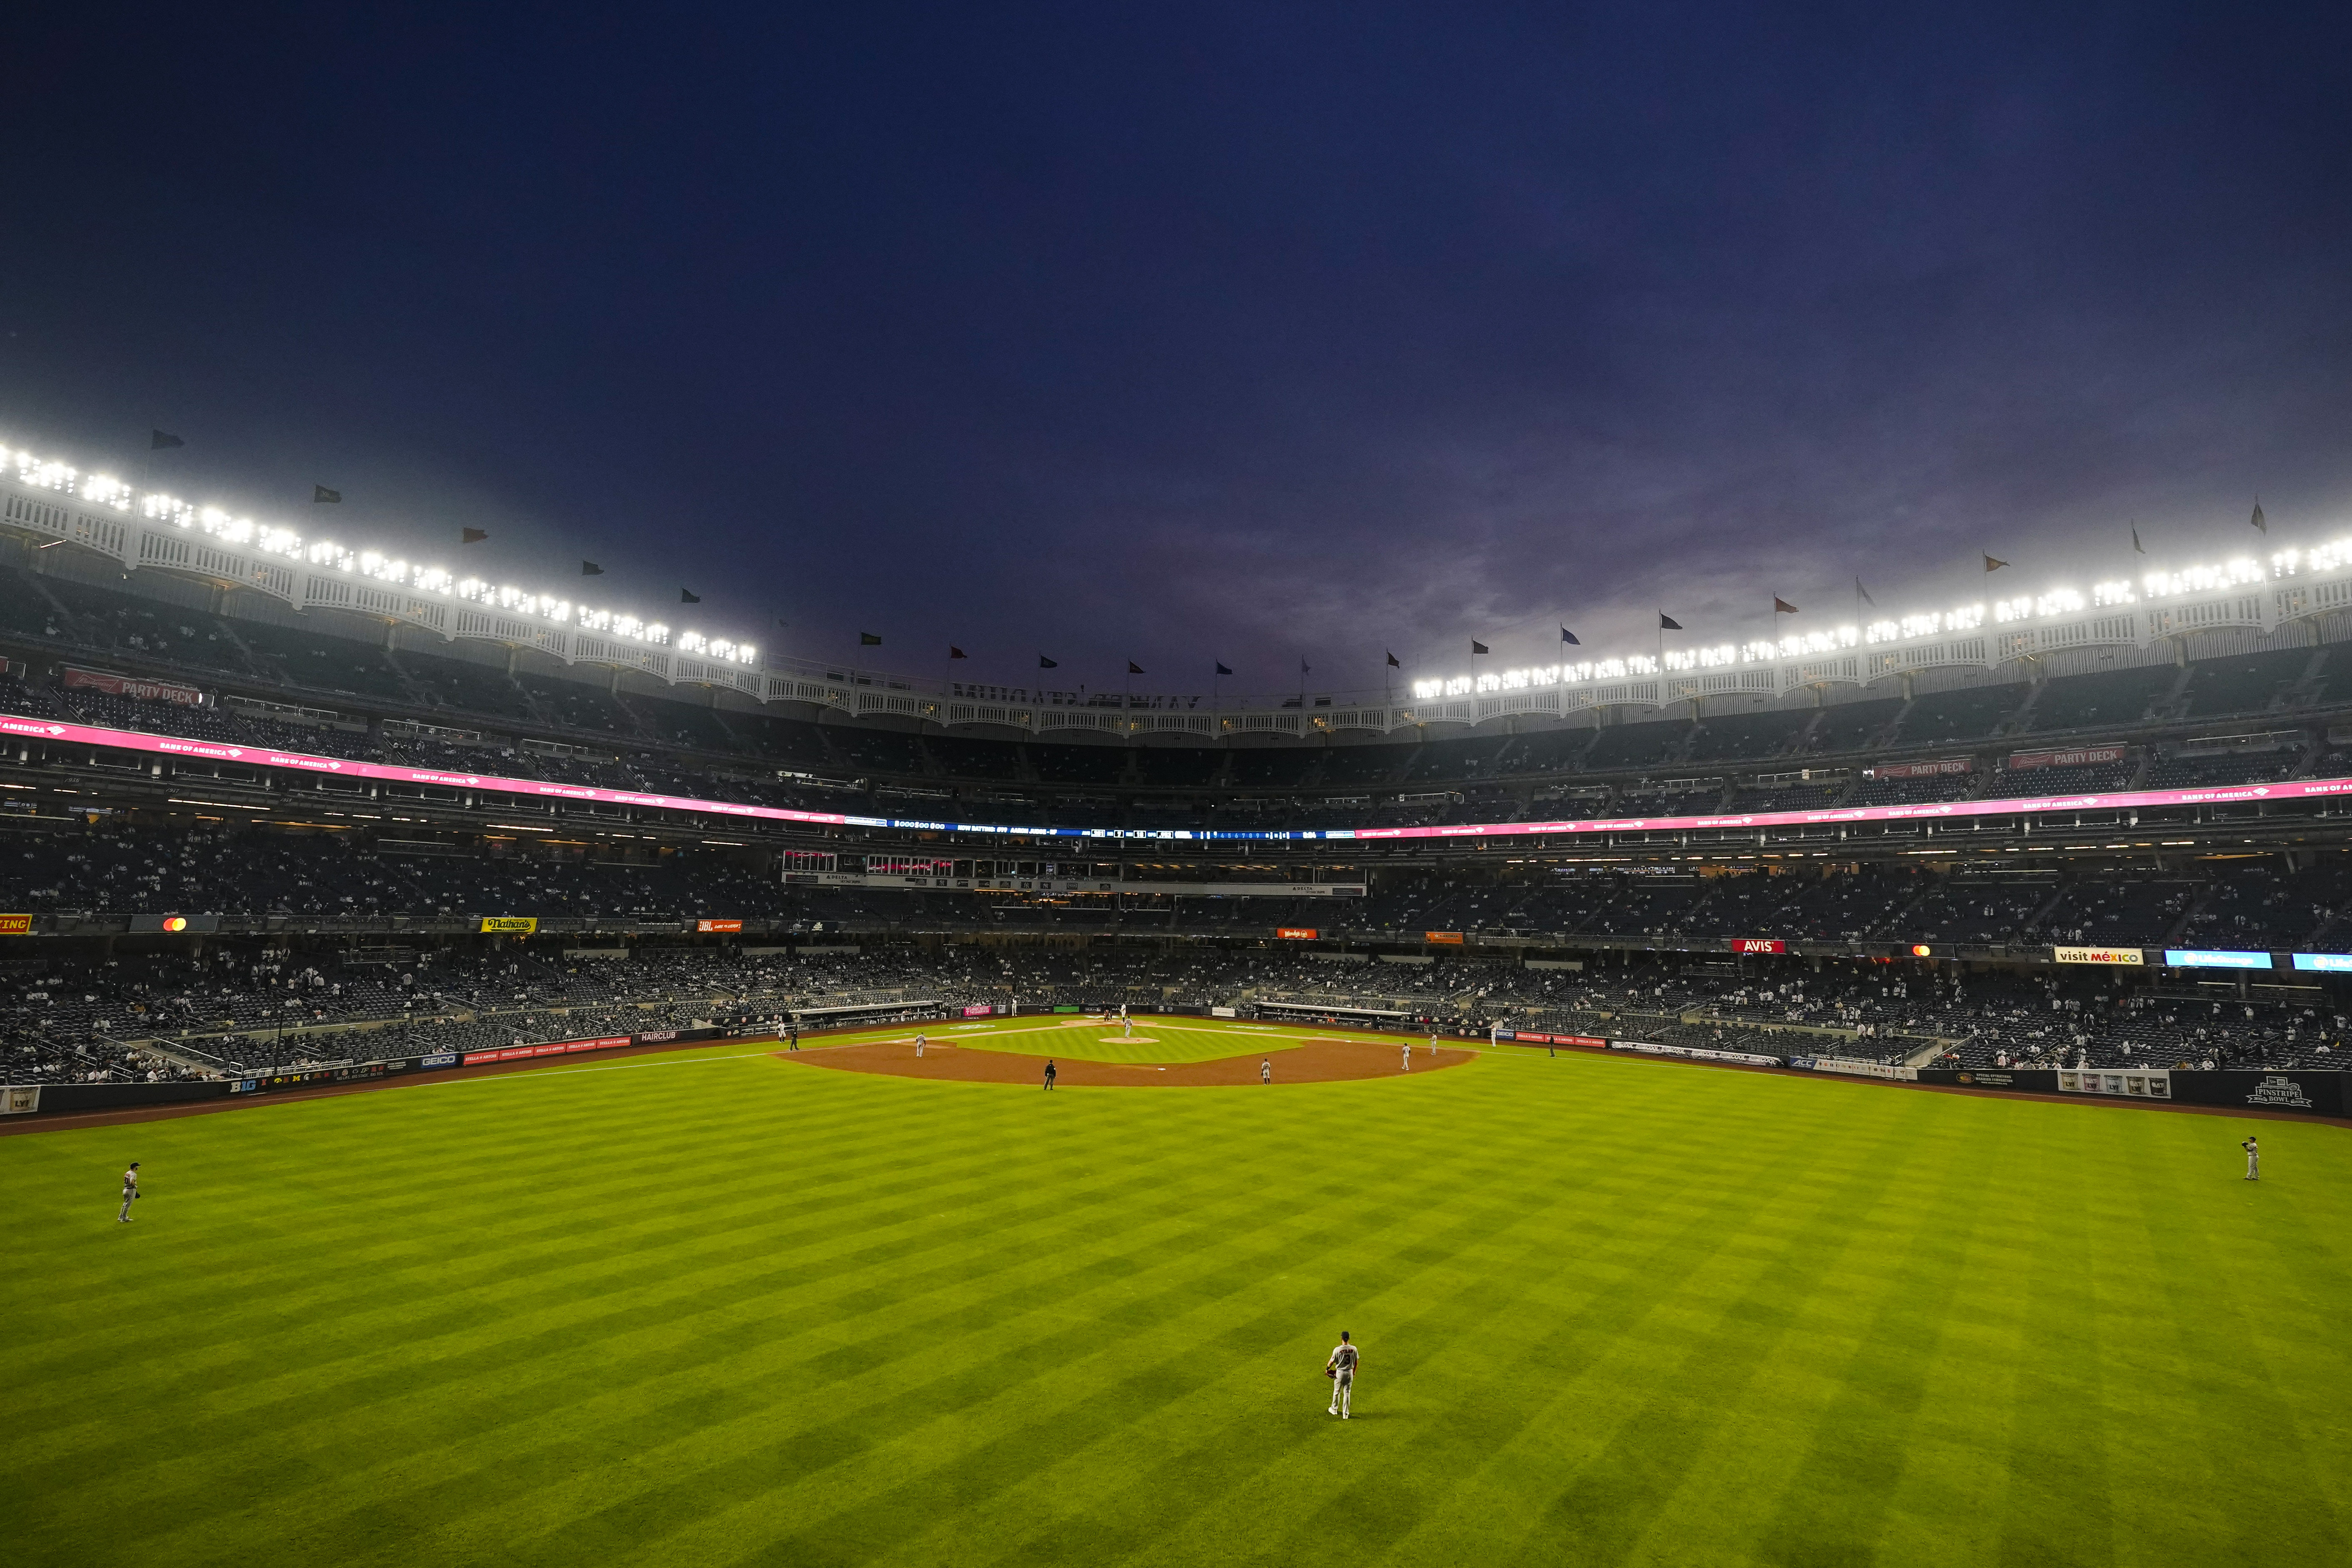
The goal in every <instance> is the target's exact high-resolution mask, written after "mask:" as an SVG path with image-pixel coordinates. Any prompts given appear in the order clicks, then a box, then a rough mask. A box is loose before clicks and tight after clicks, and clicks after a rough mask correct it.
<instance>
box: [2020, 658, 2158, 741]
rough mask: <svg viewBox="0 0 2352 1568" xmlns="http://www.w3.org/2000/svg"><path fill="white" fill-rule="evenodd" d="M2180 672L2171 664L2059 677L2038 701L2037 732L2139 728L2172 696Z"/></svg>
mask: <svg viewBox="0 0 2352 1568" xmlns="http://www.w3.org/2000/svg"><path fill="white" fill-rule="evenodd" d="M2179 679H2180V672H2179V670H2177V669H2175V668H2173V667H2172V666H2171V665H2169V664H2158V665H2153V666H2147V667H2143V668H2138V669H2129V670H2115V671H2108V672H2103V673H2101V674H2088V675H2059V676H2055V677H2053V679H2051V680H2050V681H2049V682H2047V683H2046V684H2044V685H2043V686H2042V695H2040V696H2039V697H2038V698H2036V699H2035V701H2034V704H2033V713H2032V727H2033V728H2035V729H2036V730H2072V729H2081V728H2084V727H2088V726H2091V725H2100V724H2104V725H2124V724H2137V723H2138V722H2139V721H2140V720H2141V719H2143V718H2145V717H2147V715H2148V713H2149V711H2150V710H2151V709H2152V708H2153V707H2154V706H2155V705H2156V704H2157V703H2158V702H2160V701H2162V700H2163V699H2164V698H2165V697H2166V696H2167V695H2169V694H2170V692H2171V691H2172V688H2173V686H2174V685H2175V684H2176V683H2177V682H2179Z"/></svg>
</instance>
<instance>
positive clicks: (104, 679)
mask: <svg viewBox="0 0 2352 1568" xmlns="http://www.w3.org/2000/svg"><path fill="white" fill-rule="evenodd" d="M58 685H61V686H80V687H83V688H85V689H87V690H89V691H93V692H107V693H110V694H111V695H115V696H118V697H137V698H139V699H140V700H141V701H142V702H151V703H178V704H179V705H180V706H182V707H202V706H205V694H204V693H202V692H200V691H198V690H197V689H196V688H195V687H194V686H184V685H179V684H178V683H177V682H175V681H142V680H141V679H139V678H138V677H137V676H135V675H118V674H114V673H113V672H112V671H110V670H85V669H81V668H79V667H78V666H76V665H73V664H67V665H65V666H63V667H62V668H61V669H60V670H59V671H58Z"/></svg>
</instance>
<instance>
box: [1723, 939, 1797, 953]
mask: <svg viewBox="0 0 2352 1568" xmlns="http://www.w3.org/2000/svg"><path fill="white" fill-rule="evenodd" d="M1731 950H1732V951H1733V952H1735V953H1785V952H1787V951H1788V950H1789V945H1788V944H1787V943H1786V942H1783V941H1781V940H1780V938H1779V937H1777V936H1734V937H1733V938H1732V939H1731Z"/></svg>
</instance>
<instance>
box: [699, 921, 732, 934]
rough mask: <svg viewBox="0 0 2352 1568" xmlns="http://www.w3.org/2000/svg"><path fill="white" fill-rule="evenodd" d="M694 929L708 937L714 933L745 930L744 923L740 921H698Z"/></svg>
mask: <svg viewBox="0 0 2352 1568" xmlns="http://www.w3.org/2000/svg"><path fill="white" fill-rule="evenodd" d="M694 928H695V930H696V931H698V932H700V933H702V934H703V935H705V936H708V935H709V934H710V933H711V932H713V931H740V930H742V929H743V923H742V922H741V921H740V920H698V921H696V922H695V923H694Z"/></svg>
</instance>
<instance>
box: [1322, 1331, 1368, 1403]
mask: <svg viewBox="0 0 2352 1568" xmlns="http://www.w3.org/2000/svg"><path fill="white" fill-rule="evenodd" d="M1358 1359H1359V1357H1358V1355H1357V1352H1356V1347H1355V1345H1354V1344H1352V1343H1349V1339H1348V1331H1347V1330H1345V1329H1341V1330H1340V1331H1339V1343H1338V1344H1336V1345H1334V1346H1332V1347H1331V1359H1330V1360H1328V1361H1327V1362H1325V1363H1324V1364H1323V1375H1325V1376H1326V1377H1328V1378H1329V1379H1330V1380H1331V1414H1332V1415H1334V1416H1338V1417H1339V1419H1340V1420H1342V1421H1345V1420H1346V1419H1347V1418H1348V1397H1349V1396H1350V1395H1352V1394H1353V1393H1355V1391H1356V1362H1357V1360H1358Z"/></svg>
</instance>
